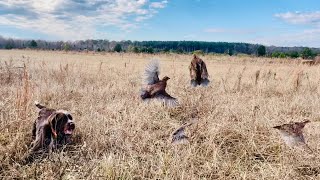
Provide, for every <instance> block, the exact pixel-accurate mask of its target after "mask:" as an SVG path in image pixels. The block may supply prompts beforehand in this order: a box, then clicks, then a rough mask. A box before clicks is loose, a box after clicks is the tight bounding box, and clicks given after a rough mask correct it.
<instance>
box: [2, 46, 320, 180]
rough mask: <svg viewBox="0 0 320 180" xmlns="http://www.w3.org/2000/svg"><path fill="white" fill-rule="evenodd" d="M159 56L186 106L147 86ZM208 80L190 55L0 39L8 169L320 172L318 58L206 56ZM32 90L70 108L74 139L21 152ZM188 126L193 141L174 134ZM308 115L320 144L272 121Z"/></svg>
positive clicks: (51, 173) (79, 174)
mask: <svg viewBox="0 0 320 180" xmlns="http://www.w3.org/2000/svg"><path fill="white" fill-rule="evenodd" d="M151 58H158V59H159V60H160V66H161V73H160V76H161V77H163V76H165V75H167V76H169V77H170V78H171V79H170V80H169V81H168V90H167V91H168V93H170V94H171V95H172V96H174V97H177V98H178V100H179V103H180V106H179V107H176V108H168V107H163V106H161V104H160V103H158V102H151V103H143V102H142V101H141V100H140V98H139V90H140V88H141V82H142V79H141V75H142V72H143V69H144V67H145V65H146V63H147V60H149V59H151ZM203 59H204V61H205V62H206V63H207V67H208V71H209V75H210V80H211V84H210V85H209V87H207V88H191V87H190V85H189V72H188V65H189V63H190V61H191V56H190V55H189V56H188V55H176V54H172V55H144V54H140V55H139V54H90V53H72V52H69V53H64V52H45V51H17V50H12V51H0V87H1V88H0V118H1V119H0V160H1V163H0V178H1V179H2V178H3V179H11V178H18V179H22V178H25V179H30V178H31V179H37V178H40V179H57V178H58V179H99V178H101V179H317V178H319V175H318V174H319V173H320V165H319V164H320V156H319V155H320V154H319V150H320V149H319V145H320V144H319V142H320V141H319V140H320V131H319V129H320V126H319V121H320V111H319V109H320V99H319V93H320V68H319V67H316V66H307V65H301V64H299V63H296V62H295V61H294V60H279V59H272V60H271V59H264V58H256V57H229V56H204V57H203ZM34 100H39V101H40V102H42V103H44V104H46V105H47V106H48V107H52V108H57V109H61V108H63V109H66V110H68V111H70V112H71V113H72V114H73V116H74V118H75V122H76V131H75V136H74V142H75V143H74V145H72V146H68V147H66V148H65V149H62V150H59V151H57V152H55V153H53V154H52V155H50V157H44V158H42V159H37V160H35V161H34V162H33V163H29V164H23V163H22V160H23V157H24V156H25V155H26V153H27V151H28V148H29V146H30V143H31V128H32V124H33V122H34V120H35V118H36V117H37V110H36V107H35V106H34V105H33V102H34ZM192 118H197V119H198V121H197V123H196V124H194V125H192V126H191V127H190V128H188V129H187V135H188V136H189V137H190V139H189V141H190V142H189V143H188V144H184V145H172V144H171V143H170V142H171V134H172V132H173V131H174V130H175V129H177V128H178V127H179V126H180V125H182V124H183V123H185V122H189V121H190V120H191V119H192ZM303 119H310V120H311V121H312V123H310V124H308V125H307V126H306V128H305V129H304V131H305V138H306V141H307V143H308V145H309V146H310V147H311V148H312V149H313V151H314V152H313V154H310V153H308V152H307V151H305V150H303V149H299V148H294V149H290V148H288V147H286V146H285V145H284V143H283V141H282V140H281V139H280V136H279V134H278V132H277V131H276V130H275V129H273V128H272V127H273V126H275V125H279V124H282V123H288V122H290V121H302V120H303Z"/></svg>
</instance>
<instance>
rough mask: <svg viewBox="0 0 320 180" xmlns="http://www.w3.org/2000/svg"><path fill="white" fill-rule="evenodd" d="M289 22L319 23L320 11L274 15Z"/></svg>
mask: <svg viewBox="0 0 320 180" xmlns="http://www.w3.org/2000/svg"><path fill="white" fill-rule="evenodd" d="M274 16H275V17H277V18H280V19H282V20H284V21H285V22H287V23H291V24H320V11H315V12H308V13H301V12H287V13H279V14H275V15H274Z"/></svg>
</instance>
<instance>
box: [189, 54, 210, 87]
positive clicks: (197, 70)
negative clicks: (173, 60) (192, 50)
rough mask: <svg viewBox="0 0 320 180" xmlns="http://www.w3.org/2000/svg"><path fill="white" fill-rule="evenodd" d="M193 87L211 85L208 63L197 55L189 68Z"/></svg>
mask: <svg viewBox="0 0 320 180" xmlns="http://www.w3.org/2000/svg"><path fill="white" fill-rule="evenodd" d="M189 71H190V77H191V85H192V86H194V87H196V86H198V85H202V86H207V85H208V84H209V82H210V81H209V80H208V76H209V75H208V71H207V67H206V63H204V61H203V60H202V59H201V58H199V57H198V56H197V55H195V54H194V55H193V59H192V61H191V64H190V66H189Z"/></svg>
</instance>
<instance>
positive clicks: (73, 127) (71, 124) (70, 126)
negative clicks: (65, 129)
mask: <svg viewBox="0 0 320 180" xmlns="http://www.w3.org/2000/svg"><path fill="white" fill-rule="evenodd" d="M68 126H69V128H70V129H72V130H73V129H75V128H76V125H75V124H74V123H73V122H69V123H68Z"/></svg>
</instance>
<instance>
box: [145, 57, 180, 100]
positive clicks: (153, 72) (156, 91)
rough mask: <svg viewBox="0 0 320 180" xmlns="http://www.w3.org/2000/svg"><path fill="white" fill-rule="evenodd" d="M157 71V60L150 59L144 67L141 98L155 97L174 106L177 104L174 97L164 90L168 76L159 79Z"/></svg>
mask: <svg viewBox="0 0 320 180" xmlns="http://www.w3.org/2000/svg"><path fill="white" fill-rule="evenodd" d="M159 73H160V72H159V61H158V60H151V62H150V63H149V64H148V65H147V66H146V68H145V72H144V76H145V77H144V82H143V87H142V90H141V91H142V92H141V98H142V99H143V100H145V99H151V98H156V99H159V100H162V101H164V103H165V104H166V105H168V106H176V105H177V104H178V102H177V100H176V98H174V97H172V96H170V95H169V94H168V93H167V92H166V87H167V81H168V80H169V79H170V78H169V77H168V76H165V77H163V78H162V80H160V79H159Z"/></svg>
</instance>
